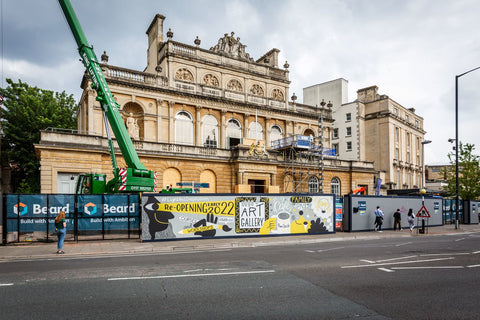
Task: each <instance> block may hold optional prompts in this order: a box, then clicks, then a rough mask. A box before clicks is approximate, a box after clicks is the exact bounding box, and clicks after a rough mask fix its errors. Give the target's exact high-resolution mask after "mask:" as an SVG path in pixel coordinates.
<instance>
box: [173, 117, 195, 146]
mask: <svg viewBox="0 0 480 320" xmlns="http://www.w3.org/2000/svg"><path fill="white" fill-rule="evenodd" d="M175 143H178V144H190V145H193V120H192V116H191V115H190V114H189V113H188V112H186V111H180V112H179V113H177V115H176V116H175Z"/></svg>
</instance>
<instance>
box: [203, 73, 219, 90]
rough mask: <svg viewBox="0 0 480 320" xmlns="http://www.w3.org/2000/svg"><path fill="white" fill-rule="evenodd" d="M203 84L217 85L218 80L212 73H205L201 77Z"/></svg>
mask: <svg viewBox="0 0 480 320" xmlns="http://www.w3.org/2000/svg"><path fill="white" fill-rule="evenodd" d="M203 84H204V85H206V86H211V87H219V86H220V85H219V82H218V79H217V77H215V76H214V75H213V74H210V73H209V74H206V75H205V76H204V77H203Z"/></svg>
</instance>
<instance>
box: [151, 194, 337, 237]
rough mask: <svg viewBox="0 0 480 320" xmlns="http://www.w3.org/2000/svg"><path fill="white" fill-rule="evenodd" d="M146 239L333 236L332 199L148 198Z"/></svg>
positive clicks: (329, 197)
mask: <svg viewBox="0 0 480 320" xmlns="http://www.w3.org/2000/svg"><path fill="white" fill-rule="evenodd" d="M142 203H143V210H142V239H143V240H144V241H149V240H165V239H176V238H197V237H231V236H252V235H280V234H318V233H328V232H334V230H335V229H334V225H335V211H334V209H335V202H334V196H333V195H315V196H312V195H267V194H261V195H253V194H252V195H231V194H229V195H208V196H206V195H205V196H203V195H199V194H197V195H193V194H189V195H185V194H182V195H175V194H165V195H163V194H144V195H143V198H142Z"/></svg>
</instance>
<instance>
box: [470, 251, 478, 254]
mask: <svg viewBox="0 0 480 320" xmlns="http://www.w3.org/2000/svg"><path fill="white" fill-rule="evenodd" d="M478 253H480V251H475V252H472V254H478Z"/></svg>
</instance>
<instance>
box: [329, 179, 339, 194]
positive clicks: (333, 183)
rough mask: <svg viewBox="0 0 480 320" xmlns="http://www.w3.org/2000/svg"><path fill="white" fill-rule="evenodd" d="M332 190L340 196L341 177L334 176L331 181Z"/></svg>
mask: <svg viewBox="0 0 480 320" xmlns="http://www.w3.org/2000/svg"><path fill="white" fill-rule="evenodd" d="M330 192H331V193H333V194H334V195H335V196H336V197H340V179H338V178H337V177H334V178H333V179H332V181H330Z"/></svg>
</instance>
